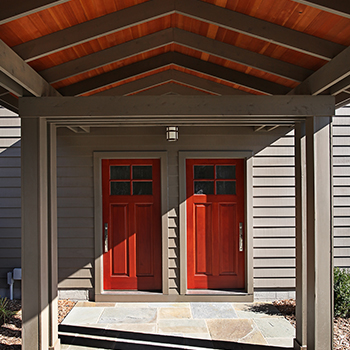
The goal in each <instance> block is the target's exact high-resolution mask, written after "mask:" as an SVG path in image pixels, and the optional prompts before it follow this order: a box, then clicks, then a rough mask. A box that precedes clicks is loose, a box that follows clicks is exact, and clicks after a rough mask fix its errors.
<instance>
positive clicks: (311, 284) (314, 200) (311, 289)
mask: <svg viewBox="0 0 350 350" xmlns="http://www.w3.org/2000/svg"><path fill="white" fill-rule="evenodd" d="M331 121H332V118H330V117H317V118H316V117H308V118H307V120H306V176H307V308H308V311H307V327H308V329H307V348H308V349H310V350H321V349H332V342H333V282H332V281H333V277H332V276H333V229H332V217H333V215H332V205H331V203H332V201H331V199H332V186H331V183H332V182H331V181H332V176H331V175H332V173H331V162H332V147H331V145H332V143H331V140H332V130H331Z"/></svg>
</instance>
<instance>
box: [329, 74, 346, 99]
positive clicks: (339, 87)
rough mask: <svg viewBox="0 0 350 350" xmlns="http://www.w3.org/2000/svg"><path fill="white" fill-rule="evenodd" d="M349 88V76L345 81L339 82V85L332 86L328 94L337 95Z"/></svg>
mask: <svg viewBox="0 0 350 350" xmlns="http://www.w3.org/2000/svg"><path fill="white" fill-rule="evenodd" d="M349 88H350V76H348V77H346V78H345V79H343V80H341V81H340V82H339V83H336V84H334V85H333V86H332V87H331V88H330V89H329V92H330V93H331V95H333V96H334V95H339V94H340V93H342V92H343V91H346V90H347V89H349Z"/></svg>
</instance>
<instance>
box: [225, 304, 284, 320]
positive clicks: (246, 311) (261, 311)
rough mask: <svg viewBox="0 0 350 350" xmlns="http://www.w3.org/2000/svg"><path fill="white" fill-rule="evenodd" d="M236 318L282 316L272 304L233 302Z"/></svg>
mask: <svg viewBox="0 0 350 350" xmlns="http://www.w3.org/2000/svg"><path fill="white" fill-rule="evenodd" d="M232 306H233V308H234V310H235V311H236V313H237V316H238V318H261V317H277V316H281V317H283V316H282V315H281V314H280V312H279V311H278V310H277V308H276V307H274V306H273V305H272V304H267V303H234V304H232Z"/></svg>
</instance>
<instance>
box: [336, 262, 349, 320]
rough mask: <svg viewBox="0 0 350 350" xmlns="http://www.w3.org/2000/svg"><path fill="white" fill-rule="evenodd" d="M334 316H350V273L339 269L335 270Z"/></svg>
mask: <svg viewBox="0 0 350 350" xmlns="http://www.w3.org/2000/svg"><path fill="white" fill-rule="evenodd" d="M334 315H335V316H340V317H349V316H350V273H349V272H348V271H347V270H344V269H340V268H339V267H336V268H335V269H334Z"/></svg>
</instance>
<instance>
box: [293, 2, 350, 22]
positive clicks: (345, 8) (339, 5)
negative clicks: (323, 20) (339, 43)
mask: <svg viewBox="0 0 350 350" xmlns="http://www.w3.org/2000/svg"><path fill="white" fill-rule="evenodd" d="M293 1H294V2H299V3H300V4H304V5H307V6H311V7H315V8H317V9H320V10H322V11H327V12H330V13H334V14H335V15H339V16H342V17H347V18H350V6H349V1H348V0H293Z"/></svg>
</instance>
